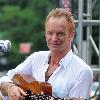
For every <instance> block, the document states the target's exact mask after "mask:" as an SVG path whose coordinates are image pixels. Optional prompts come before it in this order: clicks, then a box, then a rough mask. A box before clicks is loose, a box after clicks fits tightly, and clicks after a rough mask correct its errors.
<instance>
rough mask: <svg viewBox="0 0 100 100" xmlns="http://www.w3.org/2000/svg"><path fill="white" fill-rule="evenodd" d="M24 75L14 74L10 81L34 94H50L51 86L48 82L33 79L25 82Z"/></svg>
mask: <svg viewBox="0 0 100 100" xmlns="http://www.w3.org/2000/svg"><path fill="white" fill-rule="evenodd" d="M24 77H27V76H25V75H20V74H15V75H14V77H13V78H12V81H13V83H14V84H16V85H17V86H19V87H20V88H22V89H23V90H24V91H31V93H34V94H41V93H44V94H47V95H50V96H51V95H52V87H51V85H50V84H49V83H47V82H38V81H33V82H27V81H26V80H25V79H24Z"/></svg>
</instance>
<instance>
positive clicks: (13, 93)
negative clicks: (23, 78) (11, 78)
mask: <svg viewBox="0 0 100 100" xmlns="http://www.w3.org/2000/svg"><path fill="white" fill-rule="evenodd" d="M26 95H27V94H26V93H25V92H24V91H23V89H21V88H20V87H18V86H13V87H11V88H10V91H9V95H8V97H9V100H24V96H26Z"/></svg>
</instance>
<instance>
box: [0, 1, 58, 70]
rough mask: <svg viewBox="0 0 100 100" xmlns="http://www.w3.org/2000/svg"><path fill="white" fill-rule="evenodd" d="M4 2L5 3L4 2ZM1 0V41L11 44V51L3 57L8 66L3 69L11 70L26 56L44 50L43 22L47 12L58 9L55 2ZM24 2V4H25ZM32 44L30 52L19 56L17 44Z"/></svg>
mask: <svg viewBox="0 0 100 100" xmlns="http://www.w3.org/2000/svg"><path fill="white" fill-rule="evenodd" d="M4 1H5V2H4ZM4 1H3V0H2V1H1V2H0V4H1V3H2V4H3V5H1V6H0V8H1V10H0V32H2V37H0V38H1V39H8V40H10V41H11V43H12V48H11V51H10V52H9V53H7V54H5V55H3V56H5V57H7V60H8V64H7V65H5V66H4V67H3V68H4V69H11V68H14V67H16V66H17V65H18V64H19V63H21V62H22V61H23V60H24V59H25V57H26V56H28V55H29V54H30V53H32V52H34V51H38V50H46V49H47V47H46V44H45V41H44V21H45V17H46V15H47V13H48V11H49V10H51V9H52V8H55V7H58V6H59V5H58V3H59V2H58V1H57V0H41V1H40V0H4ZM25 1H26V2H25ZM23 42H30V43H32V49H31V52H30V53H28V54H21V53H20V52H19V44H20V43H23Z"/></svg>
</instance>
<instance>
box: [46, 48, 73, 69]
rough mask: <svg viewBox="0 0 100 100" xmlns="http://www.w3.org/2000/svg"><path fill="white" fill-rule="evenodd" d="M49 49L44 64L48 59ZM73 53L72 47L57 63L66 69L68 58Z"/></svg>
mask: <svg viewBox="0 0 100 100" xmlns="http://www.w3.org/2000/svg"><path fill="white" fill-rule="evenodd" d="M50 52H51V51H50V50H49V53H48V54H47V56H46V60H45V61H44V64H47V63H48V62H49V59H50ZM72 54H73V52H72V49H71V50H70V51H69V52H68V53H67V54H66V55H65V56H64V57H63V58H62V59H61V60H60V62H59V64H60V65H62V66H63V67H64V68H65V69H66V65H67V64H68V63H69V60H70V59H71V57H72V56H71V55H72Z"/></svg>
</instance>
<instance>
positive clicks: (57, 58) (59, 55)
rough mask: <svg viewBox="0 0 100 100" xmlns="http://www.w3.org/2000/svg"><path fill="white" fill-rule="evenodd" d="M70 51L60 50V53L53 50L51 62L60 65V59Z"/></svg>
mask: <svg viewBox="0 0 100 100" xmlns="http://www.w3.org/2000/svg"><path fill="white" fill-rule="evenodd" d="M68 52H69V50H68V51H66V52H59V53H54V52H51V54H50V64H51V65H59V61H60V60H61V59H62V58H63V57H64V56H65V55H66V54H67V53H68Z"/></svg>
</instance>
